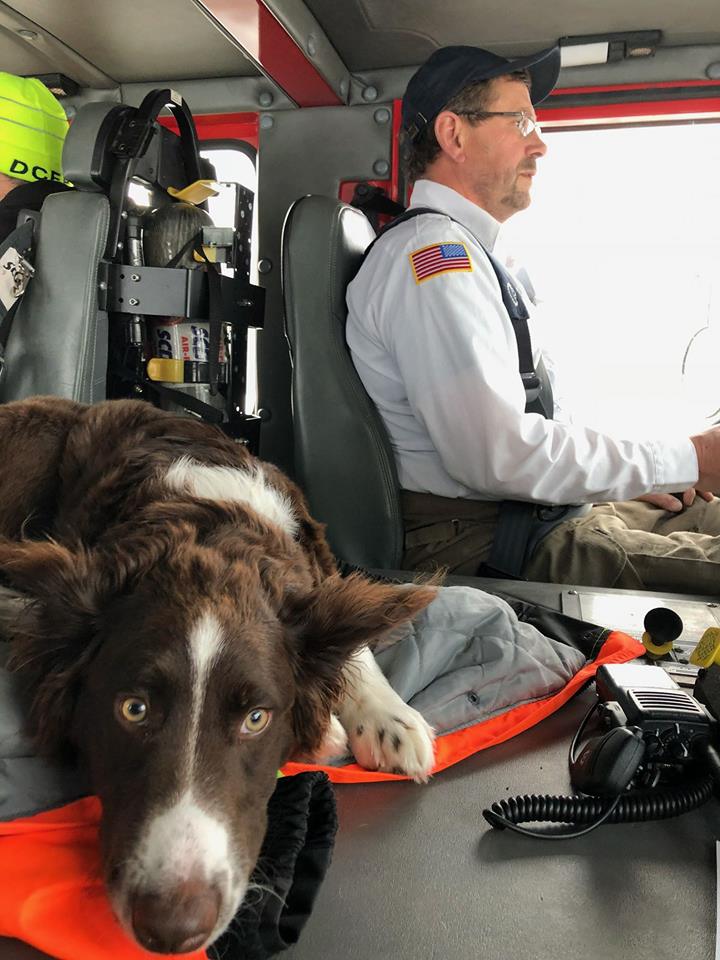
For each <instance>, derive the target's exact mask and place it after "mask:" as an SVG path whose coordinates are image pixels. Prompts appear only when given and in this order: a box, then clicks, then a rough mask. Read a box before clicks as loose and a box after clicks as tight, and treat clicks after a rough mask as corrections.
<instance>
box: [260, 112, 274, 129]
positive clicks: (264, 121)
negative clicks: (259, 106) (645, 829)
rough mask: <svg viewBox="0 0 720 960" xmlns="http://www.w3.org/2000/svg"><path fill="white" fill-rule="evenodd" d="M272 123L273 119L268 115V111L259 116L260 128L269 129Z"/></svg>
mask: <svg viewBox="0 0 720 960" xmlns="http://www.w3.org/2000/svg"><path fill="white" fill-rule="evenodd" d="M274 123H275V121H274V120H273V118H272V117H271V116H270V114H269V113H264V114H263V115H262V116H261V117H260V128H261V129H262V130H269V129H270V127H271V126H272V125H273V124H274Z"/></svg>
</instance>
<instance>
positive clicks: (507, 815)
mask: <svg viewBox="0 0 720 960" xmlns="http://www.w3.org/2000/svg"><path fill="white" fill-rule="evenodd" d="M713 785H714V780H713V778H712V777H711V776H710V775H707V776H704V777H701V778H699V779H698V780H696V781H695V782H692V783H686V784H681V785H677V786H673V787H665V788H660V789H658V788H655V789H654V790H648V791H644V790H638V791H635V792H632V793H624V794H623V793H621V794H620V795H619V796H617V797H615V798H614V799H613V798H608V797H582V796H574V797H555V796H548V795H545V796H536V795H534V794H532V795H526V796H522V797H510V798H508V799H507V800H498V801H497V802H496V803H494V804H493V805H492V807H491V808H490V809H489V810H483V816H484V817H485V819H486V820H487V822H488V823H489V824H490V825H491V826H492V827H495V828H496V829H498V830H503V829H506V828H507V829H508V830H514V831H515V832H516V833H522V834H523V835H524V836H527V837H542V838H543V839H545V840H567V839H570V838H571V837H581V836H583V834H586V833H590V831H591V830H594V829H595V828H596V827H599V826H600V824H601V823H606V822H607V823H638V822H640V821H643V820H664V819H666V818H668V817H677V816H679V815H680V814H681V813H687V812H688V811H689V810H694V809H695V808H696V807H701V806H702V805H703V804H704V803H706V802H707V801H708V800H709V799H710V797H711V796H712V792H713ZM527 822H540V823H589V826H587V827H585V829H584V830H577V831H575V832H573V833H543V832H541V831H539V830H528V829H527V828H526V827H519V826H518V824H519V823H527Z"/></svg>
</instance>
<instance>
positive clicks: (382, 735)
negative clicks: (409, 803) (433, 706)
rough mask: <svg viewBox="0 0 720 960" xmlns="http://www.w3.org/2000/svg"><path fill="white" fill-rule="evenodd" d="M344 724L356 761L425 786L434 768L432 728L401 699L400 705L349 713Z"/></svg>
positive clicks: (385, 705)
mask: <svg viewBox="0 0 720 960" xmlns="http://www.w3.org/2000/svg"><path fill="white" fill-rule="evenodd" d="M349 712H351V713H352V717H351V716H348V715H347V714H345V715H344V716H343V723H344V724H345V728H346V730H347V733H348V739H349V740H350V748H351V749H352V752H353V753H354V754H355V759H356V760H357V762H358V763H359V764H360V766H362V767H366V768H367V769H368V770H383V771H385V772H386V773H398V774H404V775H405V776H408V777H410V778H411V779H412V780H416V781H417V782H418V783H425V782H426V781H427V779H428V777H429V776H430V773H431V771H432V768H433V764H434V759H435V758H434V751H433V742H434V739H435V736H434V733H433V729H432V727H431V726H430V725H429V724H428V723H427V722H426V721H425V719H424V718H423V716H422V715H421V714H420V713H418V711H417V710H414V709H413V708H412V707H409V706H408V705H407V704H406V703H403V701H402V700H401V699H400V698H399V697H397V702H395V703H388V704H379V703H376V704H373V706H372V707H369V708H368V709H365V710H363V709H355V710H352V711H349Z"/></svg>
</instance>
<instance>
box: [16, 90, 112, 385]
mask: <svg viewBox="0 0 720 960" xmlns="http://www.w3.org/2000/svg"><path fill="white" fill-rule="evenodd" d="M114 106H116V104H111V103H89V104H87V105H86V106H84V107H82V108H81V110H79V111H78V114H77V116H76V118H75V120H74V121H73V123H72V124H71V126H70V130H69V131H68V134H67V137H66V139H65V144H64V148H63V171H64V174H65V177H66V178H67V179H68V180H69V181H70V182H71V183H73V184H74V186H75V190H73V191H68V192H65V193H57V194H51V195H50V196H49V197H47V199H46V200H45V203H44V204H43V208H42V216H41V220H40V225H39V228H38V230H37V231H36V238H35V264H34V265H35V275H34V277H33V279H32V281H31V282H30V284H29V285H28V289H27V292H26V293H25V295H24V297H23V300H22V302H21V304H20V306H19V307H18V310H17V313H16V314H15V317H14V320H13V324H12V329H11V331H10V335H9V337H8V342H7V345H6V350H5V360H6V368H5V372H4V374H3V377H2V380H1V381H0V402H4V403H7V402H8V401H10V400H21V399H23V398H25V397H29V396H33V395H34V394H40V393H44V394H54V395H56V396H59V397H66V398H69V399H72V400H78V401H81V402H84V403H93V402H95V401H98V400H104V399H105V392H106V375H107V347H108V317H107V313H106V312H105V311H104V310H100V309H99V308H98V264H99V262H100V260H101V259H102V257H103V254H104V252H105V245H106V242H107V233H108V224H109V217H110V205H109V201H108V198H107V196H105V195H104V193H102V192H99V191H100V188H99V187H98V186H97V185H96V184H95V183H94V182H93V181H92V179H91V178H90V167H91V164H92V159H93V149H94V147H95V142H96V137H97V133H98V130H99V127H100V125H101V124H102V121H103V120H104V118H105V116H106V115H107V113H108V111H109V110H111V109H112V108H113V107H114Z"/></svg>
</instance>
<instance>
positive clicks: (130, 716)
mask: <svg viewBox="0 0 720 960" xmlns="http://www.w3.org/2000/svg"><path fill="white" fill-rule="evenodd" d="M119 709H120V716H121V717H122V718H123V720H125V721H127V723H134V724H137V723H144V722H145V720H147V715H148V705H147V703H146V702H145V700H143V699H142V697H123V699H122V700H121V701H120V704H119Z"/></svg>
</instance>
